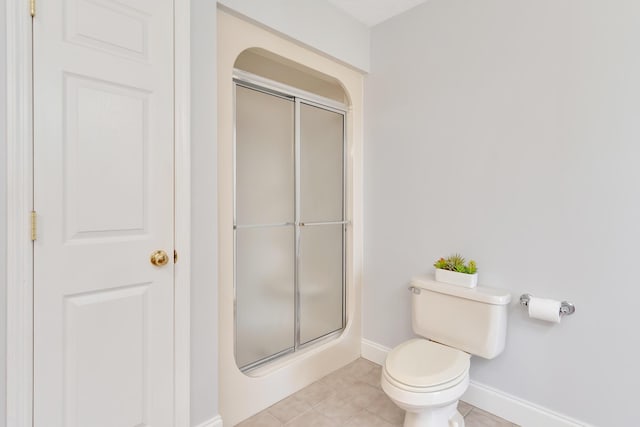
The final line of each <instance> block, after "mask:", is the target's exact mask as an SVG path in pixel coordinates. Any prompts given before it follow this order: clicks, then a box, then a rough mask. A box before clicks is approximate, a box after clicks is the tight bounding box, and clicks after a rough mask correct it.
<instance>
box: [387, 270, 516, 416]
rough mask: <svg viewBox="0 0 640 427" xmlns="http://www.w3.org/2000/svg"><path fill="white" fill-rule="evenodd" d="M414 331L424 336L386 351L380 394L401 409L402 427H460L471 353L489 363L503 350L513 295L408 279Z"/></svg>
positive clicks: (484, 288)
mask: <svg viewBox="0 0 640 427" xmlns="http://www.w3.org/2000/svg"><path fill="white" fill-rule="evenodd" d="M410 289H411V291H412V304H411V319H412V327H413V331H414V332H415V333H416V334H417V335H419V336H421V337H424V338H414V339H411V340H409V341H406V342H404V343H402V344H400V345H398V346H397V347H395V348H394V349H393V350H391V351H390V352H389V354H388V355H387V358H386V360H385V363H384V365H383V368H382V375H381V379H380V383H381V385H382V390H383V391H384V392H385V393H386V394H387V396H389V398H390V399H391V400H392V401H393V402H394V403H395V404H396V405H397V406H398V407H400V408H401V409H403V410H405V411H406V412H405V419H404V426H405V427H464V418H463V417H462V415H461V414H460V413H459V412H458V409H457V407H458V400H459V399H460V397H461V396H462V395H463V394H464V392H465V391H466V390H467V388H468V387H469V366H470V358H471V355H472V354H473V355H476V356H480V357H483V358H485V359H493V358H494V357H496V356H498V355H499V354H500V353H502V351H503V350H504V344H505V337H506V327H507V305H508V304H509V302H510V301H511V295H510V294H509V293H508V292H506V291H502V290H499V289H493V288H487V287H481V286H478V287H476V288H472V289H469V288H462V287H460V286H456V285H450V284H445V283H440V282H436V281H435V280H433V279H432V278H429V277H418V278H414V279H413V280H412V281H411V288H410Z"/></svg>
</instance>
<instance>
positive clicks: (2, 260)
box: [0, 2, 7, 426]
mask: <svg viewBox="0 0 640 427" xmlns="http://www.w3.org/2000/svg"><path fill="white" fill-rule="evenodd" d="M5 16H6V10H5V3H4V2H2V5H1V6H0V22H1V23H2V26H1V27H2V30H1V31H0V367H1V368H0V426H4V425H5V420H6V407H5V406H6V391H7V390H6V384H7V381H6V370H5V366H7V363H6V354H7V351H6V350H7V298H6V297H7V283H6V280H7V275H6V272H7V245H6V241H7V192H6V189H7V123H6V119H7V114H6V113H7V104H6V99H7V87H6V81H7V75H6V74H7V67H6V65H7V52H6V45H7V44H6V32H5V28H6V25H5V22H6V21H5Z"/></svg>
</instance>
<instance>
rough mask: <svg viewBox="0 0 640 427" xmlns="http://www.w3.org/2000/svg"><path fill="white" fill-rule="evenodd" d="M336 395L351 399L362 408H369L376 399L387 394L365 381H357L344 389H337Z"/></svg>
mask: <svg viewBox="0 0 640 427" xmlns="http://www.w3.org/2000/svg"><path fill="white" fill-rule="evenodd" d="M336 396H338V397H340V398H343V399H345V400H349V401H351V402H353V403H354V404H355V405H357V406H360V407H361V408H368V407H369V406H371V405H372V404H373V402H374V401H375V400H376V399H379V398H380V397H381V396H386V395H385V394H384V392H383V391H382V390H380V389H378V388H376V387H373V386H370V385H369V384H366V383H363V382H357V383H355V384H353V385H352V386H350V387H347V388H345V389H343V390H336Z"/></svg>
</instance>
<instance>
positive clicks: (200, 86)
mask: <svg viewBox="0 0 640 427" xmlns="http://www.w3.org/2000/svg"><path fill="white" fill-rule="evenodd" d="M216 29H217V23H216V2H215V1H212V0H192V1H191V87H192V90H191V221H192V222H191V425H192V426H196V425H199V424H201V423H203V422H205V421H208V420H210V419H211V418H213V417H214V416H216V415H217V414H218V268H217V259H218V235H217V229H218V211H217V210H218V204H217V182H218V181H217V167H216V164H217V145H216V132H217V131H216V120H217V98H216V97H217V78H216Z"/></svg>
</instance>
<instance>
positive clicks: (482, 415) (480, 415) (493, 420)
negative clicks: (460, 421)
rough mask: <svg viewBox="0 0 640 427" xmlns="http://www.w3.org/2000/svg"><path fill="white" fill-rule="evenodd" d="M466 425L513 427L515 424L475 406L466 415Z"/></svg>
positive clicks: (475, 426) (471, 426)
mask: <svg viewBox="0 0 640 427" xmlns="http://www.w3.org/2000/svg"><path fill="white" fill-rule="evenodd" d="M464 423H465V426H466V427H512V426H513V424H512V423H510V422H509V421H507V420H504V419H502V418H499V417H496V416H495V415H493V414H490V413H488V412H485V411H483V410H482V409H478V408H473V409H472V410H471V412H469V414H468V415H467V416H466V417H464Z"/></svg>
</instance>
